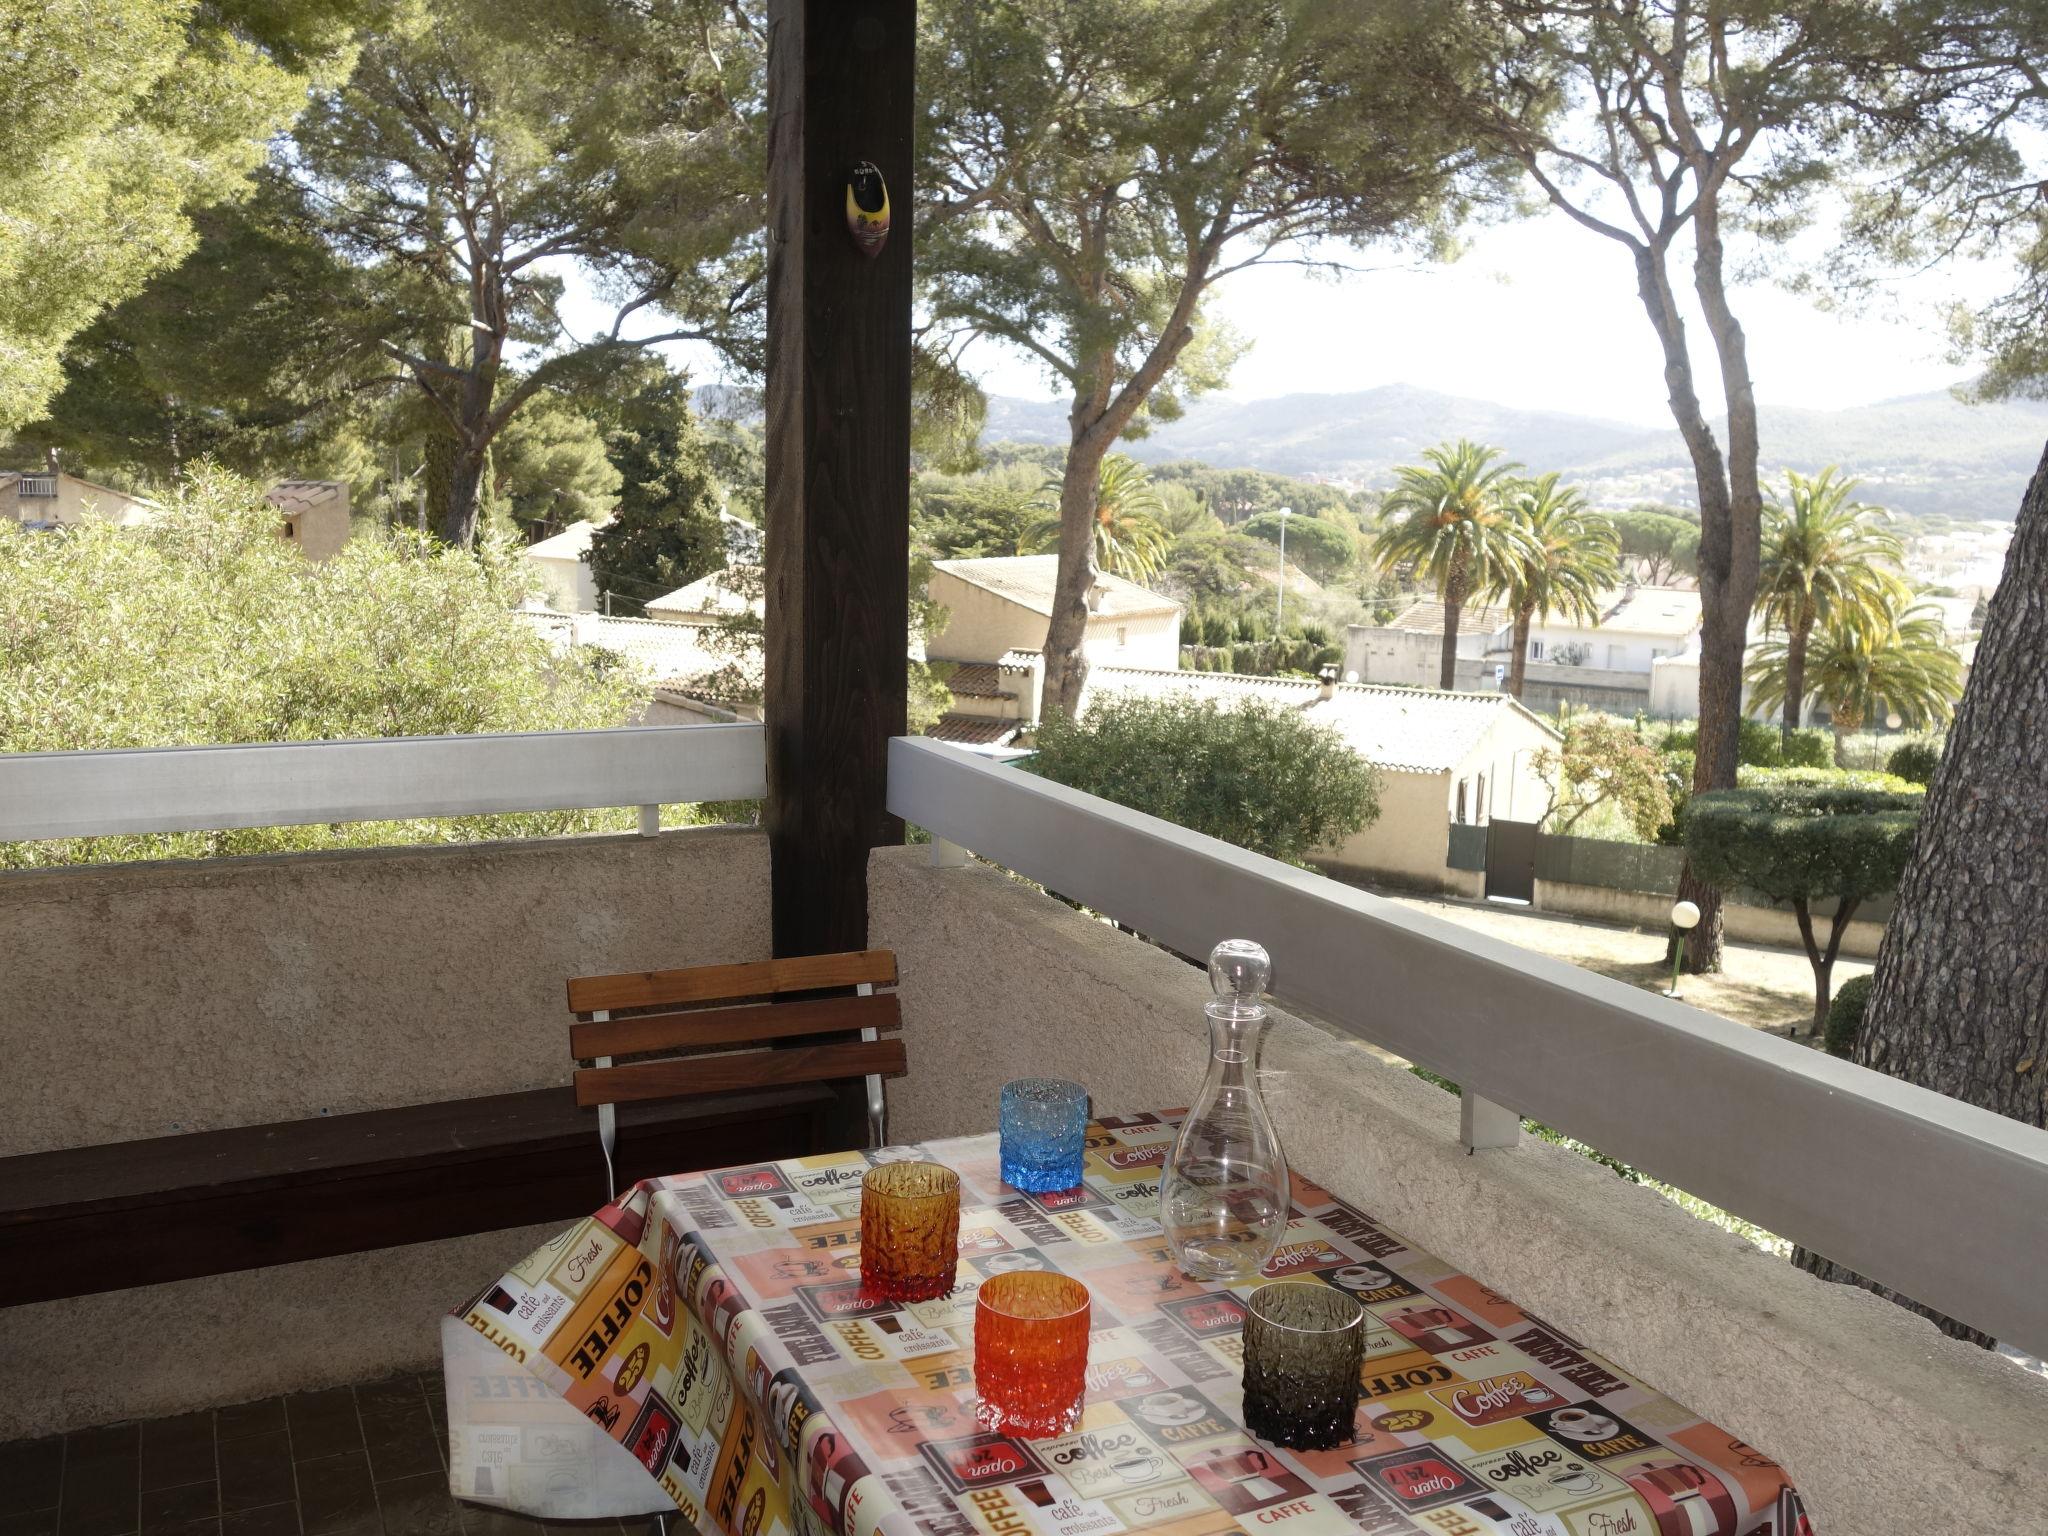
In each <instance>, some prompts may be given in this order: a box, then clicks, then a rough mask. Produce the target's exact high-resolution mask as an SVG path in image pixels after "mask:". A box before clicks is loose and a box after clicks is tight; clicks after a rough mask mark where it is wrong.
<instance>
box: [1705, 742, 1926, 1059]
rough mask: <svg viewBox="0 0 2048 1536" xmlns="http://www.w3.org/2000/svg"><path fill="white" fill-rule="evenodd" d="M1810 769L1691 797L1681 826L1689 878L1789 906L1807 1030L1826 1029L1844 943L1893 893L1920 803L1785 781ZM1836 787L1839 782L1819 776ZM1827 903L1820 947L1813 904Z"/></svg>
mask: <svg viewBox="0 0 2048 1536" xmlns="http://www.w3.org/2000/svg"><path fill="white" fill-rule="evenodd" d="M1795 775H1804V776H1810V777H1822V776H1821V775H1820V773H1819V771H1818V770H1815V769H1810V768H1792V769H1786V770H1783V771H1782V773H1781V774H1780V775H1779V780H1780V781H1779V782H1777V783H1772V784H1766V785H1760V786H1757V787H1755V788H1750V789H1723V790H1716V791H1714V792H1713V793H1711V794H1704V795H1694V796H1693V797H1692V804H1691V806H1690V807H1689V808H1688V810H1687V814H1686V818H1685V848H1686V852H1687V854H1688V855H1690V857H1691V859H1692V867H1693V872H1694V873H1695V874H1697V875H1698V876H1699V878H1700V879H1702V880H1704V881H1705V882H1706V883H1707V884H1709V885H1711V886H1713V887H1714V888H1715V889H1717V890H1721V891H1736V890H1741V889H1744V888H1747V889H1749V890H1753V891H1756V892H1758V893H1759V894H1761V895H1763V896H1765V897H1767V898H1768V899H1770V900H1771V901H1774V902H1779V901H1781V902H1785V903H1788V904H1789V905H1790V906H1791V908H1792V910H1793V912H1794V913H1796V914H1797V915H1798V918H1799V936H1800V939H1801V940H1802V941H1803V943H1804V944H1805V946H1806V958H1807V960H1808V961H1809V962H1810V963H1811V964H1812V966H1813V979H1814V1006H1813V1028H1814V1031H1815V1032H1816V1033H1818V1032H1819V1031H1821V1030H1822V1029H1824V1028H1825V1027H1826V1025H1827V1020H1828V1003H1829V996H1830V988H1829V982H1830V978H1831V976H1832V974H1833V971H1834V965H1835V956H1836V955H1837V954H1838V953H1839V952H1840V950H1841V947H1842V935H1843V933H1844V932H1845V931H1846V930H1847V929H1848V926H1849V922H1850V920H1851V919H1852V918H1853V917H1854V916H1855V915H1856V909H1857V907H1858V906H1859V905H1860V904H1861V903H1863V902H1864V901H1867V900H1869V899H1870V898H1871V897H1873V896H1882V895H1884V894H1886V893H1887V892H1889V891H1893V890H1896V889H1897V888H1898V883H1899V877H1900V875H1901V874H1902V873H1903V872H1904V870H1905V867H1906V860H1907V858H1908V857H1909V856H1910V855H1911V853H1912V850H1913V834H1914V831H1915V830H1916V829H1917V827H1918V825H1919V821H1920V810H1921V806H1922V804H1923V803H1924V801H1925V799H1926V796H1925V795H1924V794H1922V793H1920V792H1919V791H1917V790H1916V791H1915V792H1914V793H1912V794H1894V793H1887V792H1885V791H1883V790H1872V789H1852V788H1841V787H1838V786H1837V785H1836V784H1834V783H1832V782H1823V783H1813V782H1798V781H1793V782H1786V780H1792V779H1793V778H1794V776H1795ZM1825 777H1826V778H1827V779H1828V780H1834V779H1838V778H1839V777H1840V775H1839V774H1831V775H1826V776H1825ZM1827 900H1833V901H1834V903H1835V914H1834V919H1833V921H1832V923H1830V925H1829V930H1828V934H1827V942H1826V944H1825V946H1823V945H1822V943H1821V942H1820V940H1819V938H1818V937H1817V936H1816V934H1815V932H1814V921H1813V904H1814V903H1815V902H1819V901H1827Z"/></svg>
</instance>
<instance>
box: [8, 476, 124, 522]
mask: <svg viewBox="0 0 2048 1536" xmlns="http://www.w3.org/2000/svg"><path fill="white" fill-rule="evenodd" d="M161 510H162V508H161V507H160V506H158V504H157V503H156V502H153V501H151V500H150V499H149V498H148V497H147V496H135V495H131V494H130V493H128V492H127V491H117V490H115V489H114V488H113V487H112V486H110V485H101V484H99V483H98V482H97V481H93V480H87V479H84V478H83V477H81V476H78V475H73V474H67V473H66V472H65V471H63V470H61V469H48V470H27V471H15V470H11V469H9V470H0V518H6V519H8V520H9V521H12V522H17V523H21V524H23V525H24V526H27V527H42V528H55V527H61V526H64V525H66V524H70V523H83V522H88V521H90V522H101V523H112V524H114V525H115V526H116V527H117V528H146V527H148V526H149V525H150V524H151V523H153V522H155V521H156V516H157V513H158V512H159V511H161Z"/></svg>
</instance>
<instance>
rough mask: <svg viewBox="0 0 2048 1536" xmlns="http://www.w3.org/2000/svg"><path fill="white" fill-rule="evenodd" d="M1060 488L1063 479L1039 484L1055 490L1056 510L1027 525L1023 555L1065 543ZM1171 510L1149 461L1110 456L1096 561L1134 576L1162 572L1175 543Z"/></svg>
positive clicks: (1102, 485)
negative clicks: (1169, 525)
mask: <svg viewBox="0 0 2048 1536" xmlns="http://www.w3.org/2000/svg"><path fill="white" fill-rule="evenodd" d="M1059 492H1060V482H1059V481H1058V480H1057V479H1054V480H1048V481H1046V482H1045V484H1044V485H1042V486H1040V487H1039V493H1040V495H1041V496H1043V495H1045V494H1047V493H1050V494H1051V495H1052V497H1053V498H1054V501H1053V507H1054V510H1053V511H1051V512H1050V513H1048V514H1047V515H1046V516H1044V517H1041V518H1040V519H1039V520H1038V521H1037V522H1035V523H1033V524H1032V525H1031V526H1030V527H1029V528H1027V529H1025V530H1024V536H1023V537H1022V538H1020V539H1019V540H1018V541H1017V551H1018V553H1019V554H1027V555H1035V554H1044V553H1046V552H1047V551H1049V550H1055V549H1058V548H1059V545H1060V514H1059V511H1058V505H1059V503H1058V497H1059ZM1165 510H1166V509H1165V507H1164V506H1163V505H1162V504H1161V502H1160V500H1159V493H1158V492H1157V491H1155V490H1153V489H1152V475H1151V473H1150V471H1148V470H1147V469H1146V468H1145V466H1144V465H1142V464H1140V463H1138V462H1137V461H1136V460H1135V459H1132V458H1130V457H1129V456H1127V455H1125V454H1121V453H1113V454H1111V455H1110V456H1109V457H1108V458H1106V459H1104V460H1103V461H1102V472H1101V475H1100V477H1099V478H1098V479H1097V481H1096V484H1095V563H1096V565H1098V566H1099V567H1101V568H1102V569H1103V570H1107V571H1114V572H1116V574H1117V575H1119V576H1125V577H1128V578H1129V579H1130V580H1132V581H1149V580H1150V579H1151V578H1152V577H1154V576H1156V575H1158V574H1159V572H1160V571H1161V570H1162V569H1163V568H1164V567H1165V565H1166V550H1167V546H1168V544H1169V543H1170V542H1171V540H1170V538H1169V536H1168V534H1167V532H1166V528H1165V526H1164V525H1163V524H1162V523H1161V522H1160V518H1161V516H1162V515H1163V514H1164V513H1165Z"/></svg>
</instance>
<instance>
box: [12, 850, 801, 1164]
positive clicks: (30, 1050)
mask: <svg viewBox="0 0 2048 1536" xmlns="http://www.w3.org/2000/svg"><path fill="white" fill-rule="evenodd" d="M767 954H768V842H767V838H766V836H765V835H764V834H762V833H760V832H757V831H753V830H747V829H729V828H699V829H692V830H688V831H680V832H671V833H666V834H664V835H662V836H660V837H652V838H643V837H634V836H623V837H579V838H550V839H535V840H533V841H531V842H502V843H479V844H468V845H461V846H455V847H440V848H378V849H367V850H351V851H346V852H338V853H321V854H279V855H274V856H270V857H263V858H245V859H202V860H192V861H188V862H165V863H153V864H116V865H102V866H91V867H81V868H71V869H51V870H33V871H24V872H17V873H9V874H4V875H0V977H4V978H5V982H4V992H0V1049H4V1050H5V1051H6V1052H7V1054H8V1057H9V1058H10V1059H11V1060H12V1061H14V1062H15V1063H17V1070H16V1071H15V1072H14V1073H12V1074H10V1078H9V1088H8V1091H7V1092H6V1093H5V1094H4V1096H0V1107H4V1110H5V1112H4V1113H0V1156H5V1155H7V1154H9V1153H16V1152H38V1151H45V1150H49V1149H52V1148H57V1147H69V1146H85V1145H93V1144H96V1143H100V1142H107V1141H126V1140H132V1139H134V1138H138V1137H146V1136H165V1135H171V1134H174V1133H176V1132H180V1131H199V1130H216V1129H220V1128H222V1127H226V1126H234V1125H254V1124H261V1123H263V1122H266V1121H271V1120H293V1119H301V1118H305V1117H309V1116H316V1115H322V1114H346V1113H348V1112H349V1111H351V1110H362V1109H386V1108H391V1107H394V1106H397V1105H401V1104H419V1103H427V1102H430V1101H433V1100H436V1099H453V1098H467V1097H472V1096H475V1095H478V1094H489V1093H511V1092H515V1091H517V1090H519V1089H523V1088H540V1087H545V1086H546V1085H548V1084H550V1083H567V1082H568V1080H569V1070H570V1061H569V1031H568V1025H569V1015H568V1012H567V1004H566V1002H565V999H564V994H563V983H564V982H565V981H566V980H567V979H568V978H569V977H571V976H579V975H586V974H590V973H593V972H605V971H627V970H643V969H647V968H650V967H655V966H669V965H689V964H695V963H710V962H713V961H724V960H758V959H765V958H766V957H767Z"/></svg>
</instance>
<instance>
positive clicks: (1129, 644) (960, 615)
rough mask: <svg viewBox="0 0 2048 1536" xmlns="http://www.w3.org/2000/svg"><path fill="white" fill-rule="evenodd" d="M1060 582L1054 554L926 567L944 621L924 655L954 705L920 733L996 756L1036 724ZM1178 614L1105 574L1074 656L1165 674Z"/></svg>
mask: <svg viewBox="0 0 2048 1536" xmlns="http://www.w3.org/2000/svg"><path fill="white" fill-rule="evenodd" d="M1058 576H1059V556H1057V555H1008V556H991V557H989V558H986V559H978V560H935V561H933V562H932V574H931V581H930V584H929V587H928V588H927V590H928V592H929V595H930V597H931V600H932V601H933V602H935V603H939V604H942V605H943V606H944V607H945V610H946V624H945V627H944V628H943V629H942V630H940V631H939V633H938V634H937V635H936V636H934V637H933V639H932V641H931V643H930V646H929V654H930V656H931V659H932V661H933V662H934V663H936V664H937V665H938V669H939V671H940V672H941V674H942V675H943V676H944V677H945V678H946V681H947V684H948V686H949V687H950V688H951V689H952V693H953V700H952V704H951V707H950V708H949V709H948V710H947V712H946V714H945V716H944V717H943V718H942V719H940V721H939V722H938V724H936V725H935V726H933V727H932V729H931V730H930V731H928V732H927V733H926V734H927V735H931V736H935V737H937V738H939V739H940V740H942V741H951V742H955V743H957V744H959V745H961V746H968V747H975V748H977V749H981V750H988V751H1001V750H1006V749H1008V748H1009V747H1010V745H1011V744H1012V743H1013V742H1014V741H1015V740H1016V738H1017V734H1018V732H1019V731H1020V730H1021V729H1022V728H1023V727H1024V726H1025V725H1027V724H1029V723H1030V722H1032V721H1034V720H1036V719H1037V718H1038V711H1039V699H1040V697H1041V694H1042V690H1043V687H1044V682H1045V662H1044V656H1043V652H1044V650H1045V635H1046V631H1047V629H1048V628H1050V627H1051V624H1052V597H1053V584H1054V582H1055V581H1056V580H1057V579H1058ZM1180 615H1181V605H1180V604H1179V603H1177V602H1175V601H1174V600H1173V599H1172V598H1170V597H1162V596H1160V595H1159V594H1158V593H1157V592H1153V591H1150V590H1149V589H1147V588H1145V587H1141V586H1139V585H1138V584H1137V583H1136V582H1134V581H1126V580H1125V579H1124V578H1123V577H1121V576H1113V575H1111V574H1109V573H1108V572H1106V571H1105V572H1103V573H1102V574H1101V575H1099V576H1098V577H1097V578H1096V582H1095V587H1094V589H1093V590H1092V591H1091V592H1090V593H1089V594H1088V625H1087V628H1086V630H1085V631H1084V632H1083V634H1082V639H1081V653H1082V655H1083V656H1085V657H1086V658H1087V660H1088V664H1089V665H1090V666H1091V667H1095V666H1125V667H1138V668H1154V669H1161V670H1172V669H1174V668H1176V667H1178V666H1179V665H1180Z"/></svg>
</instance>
